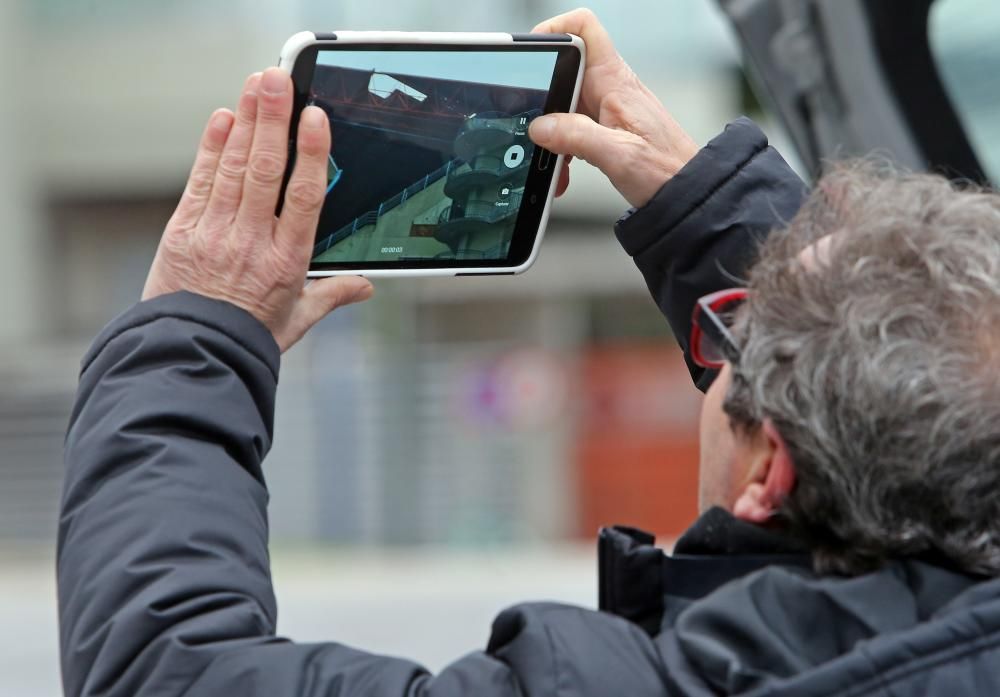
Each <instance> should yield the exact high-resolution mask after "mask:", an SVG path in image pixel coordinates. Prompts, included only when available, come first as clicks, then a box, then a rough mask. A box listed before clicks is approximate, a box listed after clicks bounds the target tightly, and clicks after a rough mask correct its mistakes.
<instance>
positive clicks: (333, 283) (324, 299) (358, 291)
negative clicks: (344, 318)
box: [299, 276, 375, 324]
mask: <svg viewBox="0 0 1000 697" xmlns="http://www.w3.org/2000/svg"><path fill="white" fill-rule="evenodd" d="M374 291H375V289H374V287H373V286H372V284H371V281H369V280H368V279H367V278H362V277H361V276H334V277H332V278H321V279H319V280H317V281H313V282H312V283H310V284H309V285H307V286H306V287H305V288H304V289H303V290H302V293H303V297H302V299H301V300H300V301H299V302H300V304H301V305H302V306H303V310H305V311H307V312H308V313H309V316H310V317H314V318H315V319H313V320H312V322H311V323H310V324H315V323H316V322H318V321H320V320H321V319H323V318H324V317H326V316H327V315H328V314H330V313H331V312H333V311H334V310H336V309H337V308H338V307H342V306H344V305H350V304H352V303H358V302H361V301H363V300H367V299H368V298H370V297H372V293H373V292H374Z"/></svg>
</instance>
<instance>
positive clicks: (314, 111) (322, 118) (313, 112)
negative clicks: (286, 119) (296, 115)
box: [302, 106, 327, 130]
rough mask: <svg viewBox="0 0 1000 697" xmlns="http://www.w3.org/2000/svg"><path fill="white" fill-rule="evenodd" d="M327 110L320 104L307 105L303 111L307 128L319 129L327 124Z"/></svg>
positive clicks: (303, 121) (303, 118) (303, 123)
mask: <svg viewBox="0 0 1000 697" xmlns="http://www.w3.org/2000/svg"><path fill="white" fill-rule="evenodd" d="M326 123H327V121H326V112H324V111H323V110H322V109H320V108H319V107H318V106H310V107H306V108H305V109H304V110H303V111H302V125H303V126H305V127H306V128H311V129H315V130H319V129H320V128H323V127H324V126H326Z"/></svg>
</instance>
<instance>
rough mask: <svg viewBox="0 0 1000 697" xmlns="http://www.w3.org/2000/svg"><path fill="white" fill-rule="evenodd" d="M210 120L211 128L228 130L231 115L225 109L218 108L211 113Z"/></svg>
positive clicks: (231, 119)
mask: <svg viewBox="0 0 1000 697" xmlns="http://www.w3.org/2000/svg"><path fill="white" fill-rule="evenodd" d="M211 121H212V128H214V129H216V130H219V131H228V130H229V127H230V126H232V125H233V115H232V114H231V113H230V112H229V111H227V110H225V109H219V110H218V111H217V112H215V113H214V114H212V119H211Z"/></svg>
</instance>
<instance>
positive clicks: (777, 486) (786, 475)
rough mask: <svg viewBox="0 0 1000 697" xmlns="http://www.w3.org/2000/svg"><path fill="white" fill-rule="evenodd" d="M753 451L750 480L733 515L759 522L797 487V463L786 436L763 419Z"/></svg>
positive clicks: (773, 511)
mask: <svg viewBox="0 0 1000 697" xmlns="http://www.w3.org/2000/svg"><path fill="white" fill-rule="evenodd" d="M754 449H755V452H754V454H753V455H752V457H753V459H754V462H753V466H752V467H751V470H750V472H751V476H750V481H749V482H748V483H747V485H746V487H745V488H744V489H743V491H742V493H740V495H739V497H738V498H737V499H736V503H735V504H733V515H734V516H736V517H737V518H739V519H740V520H745V521H746V522H748V523H756V524H758V525H760V524H763V523H766V522H767V521H768V520H769V519H770V518H771V516H773V515H774V514H775V513H776V512H777V511H778V508H779V507H780V506H781V503H782V501H784V500H785V498H786V497H787V496H788V495H789V494H790V493H791V492H792V489H793V488H794V487H795V465H794V463H793V462H792V456H791V454H790V453H789V452H788V446H787V445H786V444H785V439H784V438H782V437H781V434H780V433H778V429H777V428H775V426H774V423H773V422H772V421H771V420H770V419H764V423H763V424H761V429H760V434H759V437H758V438H757V439H756V444H755V446H754Z"/></svg>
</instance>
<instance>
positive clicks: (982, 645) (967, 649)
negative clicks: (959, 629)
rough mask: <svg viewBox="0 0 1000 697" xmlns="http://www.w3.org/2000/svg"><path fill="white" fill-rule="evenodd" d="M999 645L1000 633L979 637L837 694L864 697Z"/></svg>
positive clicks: (889, 671) (898, 667)
mask: <svg viewBox="0 0 1000 697" xmlns="http://www.w3.org/2000/svg"><path fill="white" fill-rule="evenodd" d="M998 645H1000V632H993V633H992V634H988V635H986V636H983V637H978V638H977V639H975V640H974V641H972V642H971V643H970V644H966V645H964V646H963V645H959V646H957V647H956V646H952V647H948V648H946V649H945V650H943V651H936V652H934V653H932V654H930V655H925V656H923V657H921V658H920V659H916V660H915V661H914V662H913V663H911V664H909V665H902V666H896V667H894V668H889V669H888V670H886V671H885V672H884V673H882V672H876V674H875V675H874V676H872V677H871V678H870V679H869V680H867V681H866V682H865V683H864V684H862V685H859V686H857V687H855V688H854V689H851V690H849V691H848V692H846V693H840V692H838V693H836V694H840V695H843V697H859V696H860V695H863V694H865V693H866V692H867V691H869V690H871V689H872V688H873V687H888V686H891V685H892V683H895V682H896V681H898V680H901V679H903V678H906V677H909V676H910V675H913V674H915V673H920V672H923V671H926V670H929V669H931V668H934V667H935V666H937V665H940V664H942V663H948V662H951V661H954V660H956V659H960V658H964V657H965V656H969V655H972V654H975V653H978V652H980V651H982V650H984V649H989V648H993V647H995V646H998ZM867 658H868V661H869V663H870V664H871V665H872V668H873V669H874V670H876V671H878V668H877V666H876V665H875V662H874V661H872V659H871V656H870V655H868V656H867ZM827 694H831V695H832V694H834V693H827Z"/></svg>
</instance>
